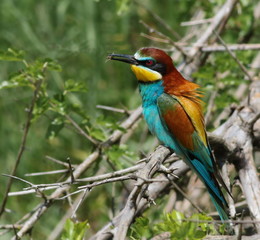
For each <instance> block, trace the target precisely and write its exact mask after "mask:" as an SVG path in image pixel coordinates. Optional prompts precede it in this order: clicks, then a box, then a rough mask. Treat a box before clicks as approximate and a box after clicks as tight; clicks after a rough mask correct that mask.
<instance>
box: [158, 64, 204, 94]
mask: <svg viewBox="0 0 260 240" xmlns="http://www.w3.org/2000/svg"><path fill="white" fill-rule="evenodd" d="M163 86H164V91H165V92H166V93H168V94H170V95H175V96H186V97H198V96H200V94H198V89H199V85H197V84H195V83H192V82H190V81H188V80H186V79H185V78H184V77H183V76H182V75H181V74H180V73H179V72H178V70H177V69H176V68H174V69H173V71H171V72H170V73H169V74H166V75H165V76H164V77H163Z"/></svg>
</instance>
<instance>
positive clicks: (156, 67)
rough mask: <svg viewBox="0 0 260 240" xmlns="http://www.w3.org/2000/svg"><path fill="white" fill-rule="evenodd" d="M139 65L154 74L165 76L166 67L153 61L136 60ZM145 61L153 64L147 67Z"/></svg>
mask: <svg viewBox="0 0 260 240" xmlns="http://www.w3.org/2000/svg"><path fill="white" fill-rule="evenodd" d="M137 61H138V64H139V65H142V66H144V67H147V68H150V69H151V70H154V71H156V72H159V73H160V74H162V75H164V74H166V71H167V69H166V65H165V64H163V63H158V62H156V61H155V60H153V59H147V60H137ZM147 61H152V63H153V64H151V65H147Z"/></svg>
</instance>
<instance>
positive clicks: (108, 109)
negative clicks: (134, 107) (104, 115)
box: [96, 105, 129, 114]
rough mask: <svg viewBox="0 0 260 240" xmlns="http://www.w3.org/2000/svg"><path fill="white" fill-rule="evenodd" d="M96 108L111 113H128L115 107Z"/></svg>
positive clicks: (102, 106)
mask: <svg viewBox="0 0 260 240" xmlns="http://www.w3.org/2000/svg"><path fill="white" fill-rule="evenodd" d="M96 108H99V109H104V110H107V111H112V112H119V113H127V114H129V112H128V111H127V110H125V109H121V108H115V107H110V106H105V105H97V106H96Z"/></svg>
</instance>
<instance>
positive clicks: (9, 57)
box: [0, 48, 24, 62]
mask: <svg viewBox="0 0 260 240" xmlns="http://www.w3.org/2000/svg"><path fill="white" fill-rule="evenodd" d="M0 60H2V61H16V62H17V61H18V62H21V61H23V60H24V51H22V50H14V49H12V48H8V49H7V51H5V52H3V51H1V52H0Z"/></svg>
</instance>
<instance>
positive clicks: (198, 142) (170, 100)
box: [157, 93, 214, 172]
mask: <svg viewBox="0 0 260 240" xmlns="http://www.w3.org/2000/svg"><path fill="white" fill-rule="evenodd" d="M157 105H158V108H159V112H160V117H161V120H162V122H163V124H164V125H165V127H166V128H167V129H168V130H169V132H170V133H171V135H172V136H173V138H174V140H175V142H177V143H178V145H179V146H180V148H181V150H182V152H183V154H185V155H194V157H196V158H197V159H198V160H199V161H201V163H202V164H203V165H205V166H206V167H207V169H208V170H209V171H211V172H212V171H214V170H213V169H214V166H213V164H214V163H213V161H212V158H211V152H210V149H209V146H208V142H207V137H206V133H205V128H204V122H203V116H202V112H201V107H200V103H199V102H196V101H192V100H191V99H188V98H186V97H180V96H178V97H177V96H171V95H169V94H166V93H164V94H162V95H161V96H160V97H159V98H158V100H157ZM189 158H192V157H191V156H190V157H189Z"/></svg>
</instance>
